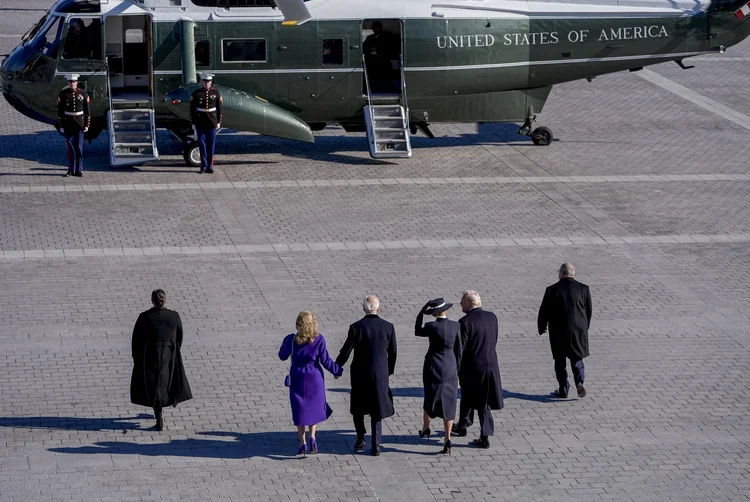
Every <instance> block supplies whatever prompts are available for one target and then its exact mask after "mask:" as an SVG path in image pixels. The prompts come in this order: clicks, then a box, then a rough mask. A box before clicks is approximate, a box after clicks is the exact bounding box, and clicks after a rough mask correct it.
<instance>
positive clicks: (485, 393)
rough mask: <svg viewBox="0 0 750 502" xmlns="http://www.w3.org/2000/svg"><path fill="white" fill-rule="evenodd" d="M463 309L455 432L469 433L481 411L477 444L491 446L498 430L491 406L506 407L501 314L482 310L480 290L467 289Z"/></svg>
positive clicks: (495, 408)
mask: <svg viewBox="0 0 750 502" xmlns="http://www.w3.org/2000/svg"><path fill="white" fill-rule="evenodd" d="M461 309H462V310H463V311H464V312H465V313H466V315H465V316H464V317H462V318H461V319H459V321H458V322H459V323H460V325H461V345H462V346H463V356H462V358H461V367H460V368H459V370H458V381H459V383H460V384H461V407H460V409H459V420H458V423H457V424H456V425H455V426H454V430H453V432H455V433H456V434H457V435H458V436H465V435H466V429H467V427H470V426H471V425H472V423H473V422H474V410H477V414H478V415H479V439H475V440H474V442H473V444H474V445H475V446H478V447H480V448H489V447H490V440H489V436H492V435H494V433H495V422H494V421H493V420H492V412H491V411H490V410H500V409H502V408H503V385H502V382H501V381H500V366H499V365H498V362H497V338H498V327H497V317H496V316H495V314H493V313H492V312H490V311H487V310H482V300H481V298H480V297H479V294H478V293H477V292H476V291H471V290H467V291H464V292H463V294H462V296H461Z"/></svg>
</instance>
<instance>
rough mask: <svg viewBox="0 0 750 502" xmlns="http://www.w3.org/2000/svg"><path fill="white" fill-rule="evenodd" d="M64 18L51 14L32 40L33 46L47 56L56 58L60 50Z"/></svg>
mask: <svg viewBox="0 0 750 502" xmlns="http://www.w3.org/2000/svg"><path fill="white" fill-rule="evenodd" d="M62 26H63V18H61V17H57V16H50V17H49V18H48V19H47V22H46V23H45V24H44V26H43V27H42V28H41V29H40V30H39V32H38V33H37V35H36V37H34V40H33V42H32V46H33V47H34V48H35V49H36V50H38V51H39V52H41V53H42V54H44V55H45V56H48V57H51V58H55V57H57V53H58V52H59V47H60V36H61V34H62Z"/></svg>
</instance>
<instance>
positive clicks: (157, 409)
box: [154, 404, 162, 418]
mask: <svg viewBox="0 0 750 502" xmlns="http://www.w3.org/2000/svg"><path fill="white" fill-rule="evenodd" d="M161 410H162V408H161V405H160V404H159V405H156V406H154V418H161Z"/></svg>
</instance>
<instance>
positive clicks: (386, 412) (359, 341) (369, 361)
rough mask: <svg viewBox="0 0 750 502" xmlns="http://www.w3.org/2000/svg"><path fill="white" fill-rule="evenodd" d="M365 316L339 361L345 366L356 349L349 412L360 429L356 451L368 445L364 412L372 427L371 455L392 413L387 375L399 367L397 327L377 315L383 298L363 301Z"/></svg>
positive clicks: (376, 450) (353, 329)
mask: <svg viewBox="0 0 750 502" xmlns="http://www.w3.org/2000/svg"><path fill="white" fill-rule="evenodd" d="M362 308H363V309H364V311H365V317H363V318H362V319H360V320H359V321H357V322H355V323H354V324H352V325H351V326H349V334H348V335H347V337H346V342H344V346H343V347H342V348H341V352H340V353H339V355H338V357H337V358H336V364H338V365H339V366H343V365H344V364H346V361H347V360H348V359H349V355H350V354H351V353H352V351H354V358H353V359H352V366H351V383H352V395H351V404H350V406H349V411H350V412H351V414H352V416H353V418H354V428H355V430H356V431H357V441H356V443H354V449H355V450H364V448H365V434H366V433H367V430H366V429H365V415H370V425H371V426H372V429H371V430H372V454H373V455H375V456H378V455H380V438H381V434H382V423H381V420H382V419H384V418H388V417H390V416H393V413H394V411H393V394H392V393H391V389H390V386H389V382H388V377H390V376H391V375H392V374H393V370H394V369H395V367H396V329H395V328H394V327H393V324H391V323H389V322H388V321H386V320H384V319H381V318H380V317H378V312H379V311H380V301H379V300H378V297H377V296H373V295H370V296H368V297H367V298H365V299H364V301H363V302H362Z"/></svg>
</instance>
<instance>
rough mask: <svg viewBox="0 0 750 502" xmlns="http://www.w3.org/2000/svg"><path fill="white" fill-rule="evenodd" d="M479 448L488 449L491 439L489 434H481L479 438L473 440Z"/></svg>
mask: <svg viewBox="0 0 750 502" xmlns="http://www.w3.org/2000/svg"><path fill="white" fill-rule="evenodd" d="M471 444H473V445H474V446H476V447H477V448H483V449H485V450H486V449H488V448H489V447H490V439H489V438H488V437H487V436H481V437H480V438H479V439H475V440H474V441H472V442H471Z"/></svg>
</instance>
